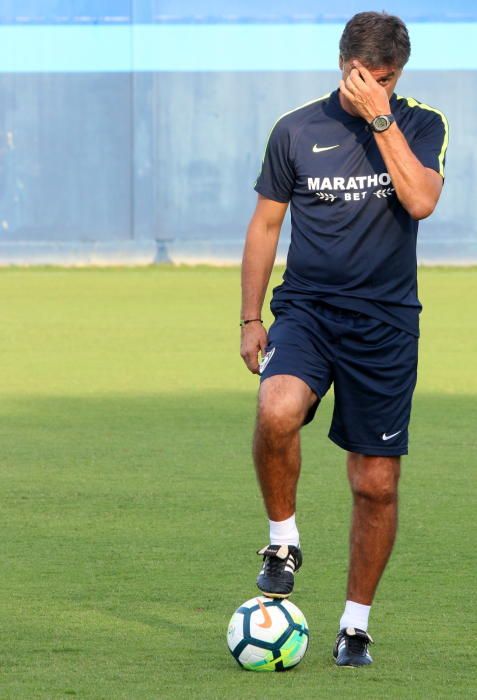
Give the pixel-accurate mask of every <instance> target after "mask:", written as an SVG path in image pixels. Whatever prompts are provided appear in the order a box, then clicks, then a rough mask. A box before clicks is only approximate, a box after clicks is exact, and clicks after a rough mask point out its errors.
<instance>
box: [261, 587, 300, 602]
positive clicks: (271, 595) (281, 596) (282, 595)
mask: <svg viewBox="0 0 477 700" xmlns="http://www.w3.org/2000/svg"><path fill="white" fill-rule="evenodd" d="M258 590H259V591H260V593H262V594H263V595H264V596H266V597H267V598H279V599H281V600H283V599H284V598H289V597H290V596H291V594H292V593H293V591H291V592H290V593H269V592H267V591H262V589H261V588H259V589H258Z"/></svg>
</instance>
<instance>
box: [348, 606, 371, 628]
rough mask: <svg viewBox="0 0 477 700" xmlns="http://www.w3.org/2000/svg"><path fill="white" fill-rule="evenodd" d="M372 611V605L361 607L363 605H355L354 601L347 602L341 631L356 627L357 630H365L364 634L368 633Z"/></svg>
mask: <svg viewBox="0 0 477 700" xmlns="http://www.w3.org/2000/svg"><path fill="white" fill-rule="evenodd" d="M370 610H371V606H370V605H361V603H354V602H353V601H352V600H347V601H346V605H345V609H344V613H343V615H342V616H341V620H340V630H342V629H343V628H346V627H355V628H356V629H359V630H363V632H367V631H368V618H369V613H370Z"/></svg>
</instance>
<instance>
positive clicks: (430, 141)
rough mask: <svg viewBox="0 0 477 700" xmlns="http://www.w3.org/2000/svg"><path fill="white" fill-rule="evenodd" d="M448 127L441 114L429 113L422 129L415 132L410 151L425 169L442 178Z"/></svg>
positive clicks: (447, 141) (436, 112)
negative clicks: (429, 169)
mask: <svg viewBox="0 0 477 700" xmlns="http://www.w3.org/2000/svg"><path fill="white" fill-rule="evenodd" d="M448 143H449V126H448V124H447V119H446V118H445V116H444V114H442V112H438V111H437V110H436V111H434V110H433V111H430V110H429V118H428V119H426V121H425V123H424V124H423V126H422V128H421V129H420V130H419V131H418V132H417V134H416V137H415V139H414V141H413V143H412V144H411V149H412V151H413V153H414V155H415V156H416V158H418V160H419V161H420V162H421V163H422V165H424V167H426V168H432V170H435V171H436V172H438V173H439V174H440V175H441V176H442V177H444V170H445V162H446V151H447V144H448Z"/></svg>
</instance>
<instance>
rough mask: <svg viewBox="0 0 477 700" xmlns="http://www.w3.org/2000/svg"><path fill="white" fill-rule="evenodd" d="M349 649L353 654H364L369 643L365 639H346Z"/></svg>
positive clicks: (356, 637)
mask: <svg viewBox="0 0 477 700" xmlns="http://www.w3.org/2000/svg"><path fill="white" fill-rule="evenodd" d="M346 639H347V642H348V649H349V651H350V652H351V653H352V654H364V653H366V648H367V646H368V641H367V640H366V639H364V638H363V637H358V636H355V637H346Z"/></svg>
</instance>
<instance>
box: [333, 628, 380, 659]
mask: <svg viewBox="0 0 477 700" xmlns="http://www.w3.org/2000/svg"><path fill="white" fill-rule="evenodd" d="M368 644H374V641H373V638H372V637H371V635H370V634H368V633H367V632H364V631H363V630H358V629H355V628H354V627H346V629H342V630H340V631H339V632H338V636H337V637H336V642H335V647H334V649H333V656H334V657H335V659H336V665H337V666H369V664H372V663H373V659H372V658H371V654H370V653H369V651H368Z"/></svg>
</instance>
